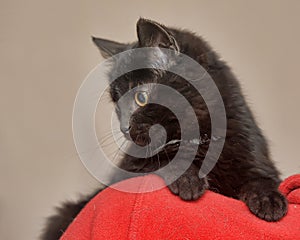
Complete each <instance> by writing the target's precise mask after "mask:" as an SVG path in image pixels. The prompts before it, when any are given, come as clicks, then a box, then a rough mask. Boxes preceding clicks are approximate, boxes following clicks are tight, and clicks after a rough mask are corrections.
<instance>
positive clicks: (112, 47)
mask: <svg viewBox="0 0 300 240" xmlns="http://www.w3.org/2000/svg"><path fill="white" fill-rule="evenodd" d="M92 40H93V42H94V43H95V45H96V46H97V47H98V48H99V50H100V53H101V55H102V56H103V57H104V58H109V57H111V56H113V55H115V54H118V53H120V52H123V51H125V50H126V47H127V46H128V45H127V44H123V43H118V42H114V41H110V40H106V39H102V38H96V37H93V36H92Z"/></svg>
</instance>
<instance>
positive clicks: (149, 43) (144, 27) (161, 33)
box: [136, 18, 179, 52]
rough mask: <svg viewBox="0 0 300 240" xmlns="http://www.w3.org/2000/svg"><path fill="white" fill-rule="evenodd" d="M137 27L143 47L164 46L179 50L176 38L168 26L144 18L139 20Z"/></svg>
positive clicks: (140, 43)
mask: <svg viewBox="0 0 300 240" xmlns="http://www.w3.org/2000/svg"><path fill="white" fill-rule="evenodd" d="M136 27H137V35H138V39H139V45H140V46H141V47H163V48H170V49H173V50H175V51H177V52H178V51H179V47H178V44H177V42H176V39H175V38H174V36H173V35H172V34H171V33H170V31H169V30H168V28H167V27H165V26H163V25H161V24H159V23H157V22H154V21H151V20H147V19H144V18H140V19H139V20H138V22H137V25H136Z"/></svg>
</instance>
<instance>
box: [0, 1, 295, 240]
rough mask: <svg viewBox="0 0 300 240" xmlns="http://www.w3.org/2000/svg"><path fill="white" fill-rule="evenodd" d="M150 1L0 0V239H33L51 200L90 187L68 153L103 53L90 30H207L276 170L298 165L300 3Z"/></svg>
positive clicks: (110, 34)
mask: <svg viewBox="0 0 300 240" xmlns="http://www.w3.org/2000/svg"><path fill="white" fill-rule="evenodd" d="M148 2H149V3H145V2H144V1H120V2H116V1H105V2H104V1H75V0H64V1H41V0H36V1H34V0H27V1H21V0H19V1H17V0H1V1H0V67H1V71H0V79H1V88H0V106H1V117H0V189H1V191H0V239H3V240H4V239H5V240H11V239H12V240H17V239H36V238H37V235H38V233H39V231H40V229H41V227H42V226H43V218H44V217H45V216H47V215H49V214H50V213H51V212H52V207H53V206H54V205H56V204H57V203H59V202H60V201H62V200H65V199H74V198H76V197H77V196H78V193H86V192H90V191H91V190H92V189H94V188H95V187H96V186H97V182H96V181H95V180H94V179H93V177H91V176H90V175H89V174H88V172H87V171H86V170H85V168H84V167H83V165H82V164H81V162H80V161H79V159H78V157H77V155H76V152H75V148H74V144H73V140H72V131H71V114H72V106H73V102H74V98H75V94H76V91H77V90H78V87H79V86H80V84H81V82H82V81H83V79H84V78H85V76H86V75H87V73H88V72H89V71H90V70H91V69H92V68H93V67H94V66H95V65H96V64H97V63H98V62H100V61H101V60H102V59H101V57H100V56H99V54H98V51H97V49H96V48H95V47H94V46H93V45H92V43H91V41H90V35H96V36H101V37H106V38H111V39H115V40H120V41H131V40H134V39H135V23H136V21H137V19H138V17H139V16H143V17H147V18H152V19H155V20H157V21H160V22H162V23H165V24H166V25H173V26H179V27H184V28H188V29H192V30H194V31H195V32H197V33H199V34H201V35H203V36H205V38H206V39H207V40H208V41H209V42H210V43H211V44H212V45H213V46H214V47H215V49H216V50H217V51H218V52H219V53H221V55H222V56H223V58H224V59H226V61H227V62H228V63H229V64H230V65H231V66H232V67H233V69H234V72H235V73H236V75H237V76H238V77H239V78H240V80H241V83H242V85H243V87H244V91H245V94H246V95H247V98H248V100H249V102H250V104H251V106H252V108H253V109H254V112H255V115H256V116H257V118H258V121H259V122H260V126H261V127H262V129H263V130H264V131H265V133H266V135H267V137H268V139H269V140H270V144H271V149H272V153H273V157H274V160H275V161H276V163H277V166H278V167H279V168H280V169H281V171H282V173H283V177H285V176H288V175H291V174H293V173H297V172H300V163H299V156H298V152H299V149H300V144H299V136H300V127H299V125H298V123H299V122H300V113H299V102H300V95H299V93H298V90H299V87H300V78H299V69H300V63H299V56H300V47H299V43H300V27H299V23H300V15H299V12H300V2H299V1H297V0H295V1H293V0H289V1H283V0H282V1H275V0H274V1H273V0H272V1H271V0H270V1H247V2H246V1H208V0H207V1H199V0H198V1H188V0H185V1H148ZM150 2H151V3H150ZM179 2H180V3H179Z"/></svg>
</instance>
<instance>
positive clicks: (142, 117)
mask: <svg viewBox="0 0 300 240" xmlns="http://www.w3.org/2000/svg"><path fill="white" fill-rule="evenodd" d="M137 35H138V41H137V42H134V43H132V44H121V43H117V42H113V41H109V40H104V39H99V38H93V41H94V43H95V44H96V45H97V46H98V48H99V49H100V52H101V54H102V55H103V56H104V57H106V58H107V57H110V56H113V55H114V54H117V53H120V52H122V51H125V50H128V49H133V48H140V47H157V48H169V49H172V50H175V51H179V52H181V53H183V54H185V55H188V56H189V57H191V58H193V59H194V60H196V61H197V62H198V63H199V64H201V66H203V67H204V68H205V70H206V71H207V72H208V73H209V74H210V76H211V77H212V79H213V80H214V82H215V84H216V86H217V87H218V89H219V91H220V93H221V96H222V99H223V102H224V105H225V110H226V118H227V135H226V139H225V145H224V147H223V150H222V153H221V155H220V157H219V160H218V162H217V164H216V165H215V167H214V168H213V170H212V171H211V172H210V173H209V174H208V176H207V177H205V178H201V179H200V178H199V177H198V173H199V169H200V167H201V164H202V161H203V159H204V157H205V155H206V152H207V149H208V145H209V143H210V142H211V141H213V140H214V137H213V136H211V119H210V115H209V113H208V109H207V106H206V104H205V102H204V101H203V98H202V97H201V96H200V95H199V94H198V93H197V91H196V90H195V89H194V88H193V87H192V86H191V85H190V84H189V83H188V82H187V81H185V80H184V79H182V78H181V77H179V76H177V75H175V74H173V73H171V72H168V71H162V70H154V69H141V70H136V71H133V72H130V73H127V74H125V75H123V76H122V77H120V78H118V79H117V80H116V81H114V82H113V83H112V84H111V88H110V94H111V98H112V100H113V101H114V102H115V103H116V112H117V114H118V117H119V119H120V129H121V131H122V132H123V133H124V135H125V137H129V136H130V137H131V139H132V140H133V141H134V142H135V143H136V144H138V145H141V146H145V145H147V144H148V143H149V141H150V138H149V129H150V127H151V126H152V125H154V124H160V125H162V126H163V127H164V128H165V130H166V132H167V141H168V142H172V140H173V141H174V140H178V139H181V135H180V126H179V123H178V120H177V119H176V117H175V116H174V114H173V113H172V112H171V111H169V110H168V109H166V108H165V107H163V106H161V105H156V104H147V100H148V98H151V97H152V98H153V97H155V96H156V95H157V94H159V93H158V92H156V90H155V88H150V87H147V86H148V85H147V83H160V84H164V85H167V86H170V87H172V88H173V89H176V90H177V91H179V92H180V93H181V94H182V95H183V96H185V98H186V99H187V100H188V101H189V102H190V104H191V105H192V106H193V108H194V111H195V113H196V115H197V118H198V121H199V123H200V125H201V142H202V144H201V145H200V146H199V148H198V152H197V155H196V156H195V159H194V161H193V163H192V164H191V166H190V167H189V169H188V170H187V171H186V172H185V173H184V174H183V175H182V176H181V177H179V178H178V179H177V180H176V181H175V182H174V183H172V184H170V185H169V189H170V190H171V192H173V193H174V194H176V195H179V197H180V198H182V199H184V200H195V199H198V198H199V197H200V196H201V195H202V194H203V193H204V192H205V190H206V189H210V190H212V191H215V192H218V193H220V194H223V195H226V196H229V197H233V198H236V199H240V200H242V201H244V202H245V203H246V204H247V206H248V207H249V209H250V211H251V212H252V213H253V214H255V215H256V216H257V217H259V218H261V219H264V220H266V221H278V220H279V219H281V218H282V217H283V216H284V215H285V214H286V212H287V201H286V199H285V198H284V196H283V195H282V194H281V193H279V192H278V190H277V187H278V184H279V183H280V179H279V173H278V171H277V170H276V168H275V166H274V165H273V163H272V161H271V160H270V156H269V152H268V146H267V142H266V140H265V138H264V136H263V135H262V132H261V130H260V129H259V127H258V126H257V124H256V122H255V120H254V118H253V115H252V113H251V111H250V109H249V107H248V106H247V104H246V102H245V99H244V97H243V95H242V93H241V89H240V86H239V83H238V81H237V79H236V78H235V76H234V75H233V74H232V72H231V71H230V68H229V67H228V66H227V65H226V64H225V63H224V62H223V61H221V60H220V59H219V57H218V56H217V54H216V53H215V52H214V51H213V50H212V49H211V48H210V47H209V46H208V44H207V43H206V42H204V41H203V40H202V39H201V38H200V37H198V36H196V35H195V34H193V33H191V32H188V31H185V30H184V31H183V30H178V29H174V28H167V27H165V26H163V25H161V24H158V23H156V22H153V21H150V20H145V19H140V20H139V21H138V23H137ZM162 57H163V56H162ZM157 61H160V59H157ZM119 64H122V63H119ZM118 67H120V65H118V64H117V65H115V66H114V67H113V69H112V71H114V70H116V69H117V68H118ZM143 84H144V85H143ZM140 85H143V90H142V91H138V92H135V94H132V96H131V97H128V98H126V100H125V102H124V101H123V103H118V104H117V101H118V100H119V98H120V97H121V96H122V95H124V94H125V93H126V92H128V91H129V90H130V89H132V88H135V87H137V86H140ZM212 97H213V96H212ZM178 107H180V106H178ZM124 119H125V120H124ZM185 119H186V120H187V121H188V120H189V116H188V113H187V115H186V116H185ZM190 131H193V129H190ZM157 134H159V133H157ZM181 140H182V139H181ZM185 140H186V141H183V140H182V141H181V144H182V145H183V147H184V149H185V150H186V151H187V152H188V151H189V140H190V139H185ZM216 141H217V140H216ZM177 151H178V144H167V145H165V146H164V148H163V149H162V150H161V151H160V152H159V153H158V154H157V155H155V156H152V157H151V159H150V158H149V159H148V158H143V159H141V158H135V157H132V156H129V155H125V156H124V158H123V159H122V162H121V167H122V168H123V169H126V170H128V171H132V172H141V173H147V172H152V171H155V170H157V169H159V168H160V167H163V166H165V165H167V164H168V163H169V161H170V159H172V158H173V157H174V156H175V154H176V153H177ZM182 161H185V159H182ZM178 168H180V166H178ZM168 174H169V175H171V174H172V172H170V173H168ZM168 174H167V175H166V176H164V177H168ZM93 196H94V195H93ZM91 197H92V196H91ZM91 197H90V198H91ZM90 198H87V200H84V201H81V202H79V203H78V204H75V203H74V204H71V203H68V204H66V205H65V208H61V210H60V211H59V214H58V215H56V216H54V217H52V218H50V221H49V223H48V225H47V228H46V230H45V231H44V233H43V235H42V239H58V238H59V236H60V235H61V234H62V232H63V231H64V230H65V229H66V228H67V226H68V225H69V223H71V221H72V220H73V218H74V217H75V216H76V215H77V214H78V212H79V211H80V210H81V209H82V207H83V206H84V205H85V204H86V203H87V202H88V200H89V199H90Z"/></svg>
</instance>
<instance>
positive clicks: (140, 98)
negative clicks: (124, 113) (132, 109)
mask: <svg viewBox="0 0 300 240" xmlns="http://www.w3.org/2000/svg"><path fill="white" fill-rule="evenodd" d="M134 100H135V102H136V104H137V105H139V106H141V107H144V106H145V105H146V104H147V103H148V94H147V93H146V92H136V93H135V96H134Z"/></svg>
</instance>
